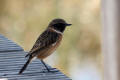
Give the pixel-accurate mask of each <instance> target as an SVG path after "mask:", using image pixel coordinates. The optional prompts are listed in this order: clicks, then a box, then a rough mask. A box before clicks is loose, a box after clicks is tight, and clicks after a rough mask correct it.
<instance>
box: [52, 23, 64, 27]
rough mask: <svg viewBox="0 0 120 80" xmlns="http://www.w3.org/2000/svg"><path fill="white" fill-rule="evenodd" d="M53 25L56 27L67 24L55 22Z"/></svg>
mask: <svg viewBox="0 0 120 80" xmlns="http://www.w3.org/2000/svg"><path fill="white" fill-rule="evenodd" d="M53 26H54V27H59V26H65V24H63V23H58V24H54V25H53Z"/></svg>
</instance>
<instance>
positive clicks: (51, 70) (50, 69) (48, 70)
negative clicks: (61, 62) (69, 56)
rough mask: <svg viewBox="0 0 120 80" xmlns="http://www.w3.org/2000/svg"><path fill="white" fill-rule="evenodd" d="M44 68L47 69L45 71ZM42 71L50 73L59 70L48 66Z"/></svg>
mask: <svg viewBox="0 0 120 80" xmlns="http://www.w3.org/2000/svg"><path fill="white" fill-rule="evenodd" d="M46 70H47V71H46ZM43 72H51V73H54V72H59V70H58V69H56V68H49V69H44V71H43Z"/></svg>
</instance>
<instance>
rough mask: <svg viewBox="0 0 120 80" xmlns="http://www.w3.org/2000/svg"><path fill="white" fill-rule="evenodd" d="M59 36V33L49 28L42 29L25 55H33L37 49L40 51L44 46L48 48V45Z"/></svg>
mask: <svg viewBox="0 0 120 80" xmlns="http://www.w3.org/2000/svg"><path fill="white" fill-rule="evenodd" d="M58 38H59V34H58V33H56V32H53V31H50V30H46V31H44V32H43V33H42V34H41V35H40V36H39V37H38V39H37V41H36V42H35V44H34V46H33V48H32V49H31V51H30V52H29V53H28V54H27V55H26V57H27V56H29V55H31V56H35V55H36V54H35V53H36V52H37V51H39V52H40V51H41V50H43V49H45V48H48V47H49V46H50V45H52V44H54V43H55V42H56V41H57V40H58Z"/></svg>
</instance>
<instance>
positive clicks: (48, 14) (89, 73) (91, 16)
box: [0, 0, 103, 80]
mask: <svg viewBox="0 0 120 80" xmlns="http://www.w3.org/2000/svg"><path fill="white" fill-rule="evenodd" d="M54 18H63V19H65V20H66V21H67V22H68V23H72V24H73V25H72V26H71V27H69V28H67V29H66V31H65V33H64V38H63V41H62V44H61V46H60V47H59V48H58V49H57V51H56V52H55V53H56V54H53V55H51V56H50V57H49V58H47V59H46V62H47V63H48V64H50V65H52V66H54V67H57V68H59V69H60V70H61V71H62V72H64V73H65V74H66V75H68V76H70V77H71V78H72V79H73V80H102V76H103V72H102V71H103V69H102V55H101V20H100V0H0V34H3V35H5V36H6V37H8V38H10V39H11V40H13V41H15V42H16V43H17V44H19V45H21V46H22V47H23V48H24V50H25V51H29V50H30V49H31V47H32V46H33V44H34V42H35V41H36V39H37V37H38V36H39V34H40V33H42V32H43V31H44V29H45V28H46V27H47V25H48V23H49V22H50V21H51V20H52V19H54Z"/></svg>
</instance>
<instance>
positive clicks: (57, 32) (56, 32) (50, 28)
mask: <svg viewBox="0 0 120 80" xmlns="http://www.w3.org/2000/svg"><path fill="white" fill-rule="evenodd" d="M50 29H52V30H53V31H55V32H56V33H58V34H61V35H62V34H63V33H62V32H60V31H58V30H56V29H53V28H50Z"/></svg>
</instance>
